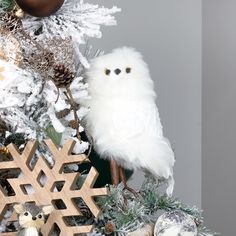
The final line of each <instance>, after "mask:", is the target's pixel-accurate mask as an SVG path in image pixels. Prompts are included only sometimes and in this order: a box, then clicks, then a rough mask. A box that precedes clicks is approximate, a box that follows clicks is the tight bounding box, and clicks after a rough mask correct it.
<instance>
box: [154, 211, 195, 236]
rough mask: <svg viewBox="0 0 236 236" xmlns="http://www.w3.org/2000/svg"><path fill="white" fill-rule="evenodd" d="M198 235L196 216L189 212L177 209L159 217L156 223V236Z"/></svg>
mask: <svg viewBox="0 0 236 236" xmlns="http://www.w3.org/2000/svg"><path fill="white" fill-rule="evenodd" d="M177 235H178V236H197V226H196V223H195V221H194V218H193V217H192V216H190V215H188V214H187V213H185V212H183V211H180V210H175V211H170V212H166V213H164V214H163V215H161V216H160V217H159V219H158V220H157V223H156V225H155V230H154V236H177Z"/></svg>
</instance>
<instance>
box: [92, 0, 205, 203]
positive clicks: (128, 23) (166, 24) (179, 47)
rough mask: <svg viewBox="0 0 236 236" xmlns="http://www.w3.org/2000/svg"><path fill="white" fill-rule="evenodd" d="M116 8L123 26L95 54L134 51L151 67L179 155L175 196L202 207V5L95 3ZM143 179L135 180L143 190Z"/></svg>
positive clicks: (188, 1) (109, 31) (182, 1)
mask: <svg viewBox="0 0 236 236" xmlns="http://www.w3.org/2000/svg"><path fill="white" fill-rule="evenodd" d="M90 2H93V3H98V4H101V5H104V6H112V5H113V4H114V5H117V6H119V7H121V8H122V13H118V14H117V16H116V17H117V21H118V26H115V27H104V28H103V32H104V34H103V37H102V39H100V40H97V39H96V40H92V41H91V42H90V43H91V44H92V45H94V48H99V49H101V50H104V51H105V52H110V50H112V49H113V48H116V47H120V46H132V47H135V48H136V49H138V50H139V51H141V52H142V54H143V55H144V58H145V60H146V62H147V63H148V64H149V67H150V71H151V75H152V78H153V80H154V81H155V85H156V91H157V94H158V100H157V104H158V107H159V111H160V116H161V119H162V123H163V126H164V133H165V136H166V137H168V138H169V140H170V141H171V143H172V145H173V147H174V149H175V154H176V159H177V162H176V165H175V170H174V171H175V180H176V187H175V193H174V195H175V196H177V197H179V198H180V199H181V200H182V201H183V202H185V203H189V204H191V205H197V206H201V174H202V173H201V1H200V0H178V1H177V0H149V1H138V0H128V1H127V0H90ZM140 180H141V174H140V173H137V174H136V175H135V177H134V180H133V181H134V184H135V185H138V184H140V182H141V181H140Z"/></svg>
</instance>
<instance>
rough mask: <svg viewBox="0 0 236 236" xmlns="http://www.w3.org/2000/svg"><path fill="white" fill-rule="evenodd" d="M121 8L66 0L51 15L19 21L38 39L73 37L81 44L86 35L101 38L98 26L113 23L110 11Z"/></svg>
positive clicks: (113, 12) (84, 40) (29, 17)
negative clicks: (109, 7)
mask: <svg viewBox="0 0 236 236" xmlns="http://www.w3.org/2000/svg"><path fill="white" fill-rule="evenodd" d="M120 11H121V10H120V9H119V8H118V7H116V6H114V7H112V8H111V9H108V8H105V7H103V6H102V7H100V6H98V5H95V4H90V3H84V1H83V0H80V1H78V0H67V1H65V3H64V5H63V6H62V7H61V9H60V10H59V11H58V12H56V13H55V14H54V15H51V16H49V17H43V18H37V17H31V16H27V17H25V18H24V19H23V20H22V22H23V27H24V28H25V30H26V31H27V32H29V33H30V35H31V36H34V37H36V38H37V39H51V38H53V37H55V36H56V37H60V38H63V39H65V38H68V37H72V38H73V40H74V41H75V42H77V43H79V44H83V43H85V42H86V39H87V38H101V37H102V32H101V26H102V25H104V26H110V25H115V24H116V20H115V18H114V16H113V14H115V13H117V12H120ZM38 32H40V34H38Z"/></svg>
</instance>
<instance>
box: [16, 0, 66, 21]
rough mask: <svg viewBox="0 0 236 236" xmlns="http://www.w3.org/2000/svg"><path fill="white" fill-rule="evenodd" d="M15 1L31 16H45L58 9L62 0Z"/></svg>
mask: <svg viewBox="0 0 236 236" xmlns="http://www.w3.org/2000/svg"><path fill="white" fill-rule="evenodd" d="M16 3H17V4H18V5H19V7H20V8H21V9H22V10H23V11H24V12H26V13H28V14H30V15H32V16H37V17H45V16H50V15H52V14H53V13H55V12H56V11H57V10H59V9H60V8H61V6H62V5H63V3H64V0H16Z"/></svg>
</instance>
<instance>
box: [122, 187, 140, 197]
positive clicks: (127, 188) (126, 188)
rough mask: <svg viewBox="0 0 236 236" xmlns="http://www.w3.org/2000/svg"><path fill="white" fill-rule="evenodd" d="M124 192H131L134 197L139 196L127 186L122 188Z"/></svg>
mask: <svg viewBox="0 0 236 236" xmlns="http://www.w3.org/2000/svg"><path fill="white" fill-rule="evenodd" d="M125 190H127V191H129V192H131V193H132V194H133V195H134V196H135V197H138V196H139V193H138V192H137V191H135V190H134V189H132V188H130V187H128V186H125V187H124V188H123V191H125Z"/></svg>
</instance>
